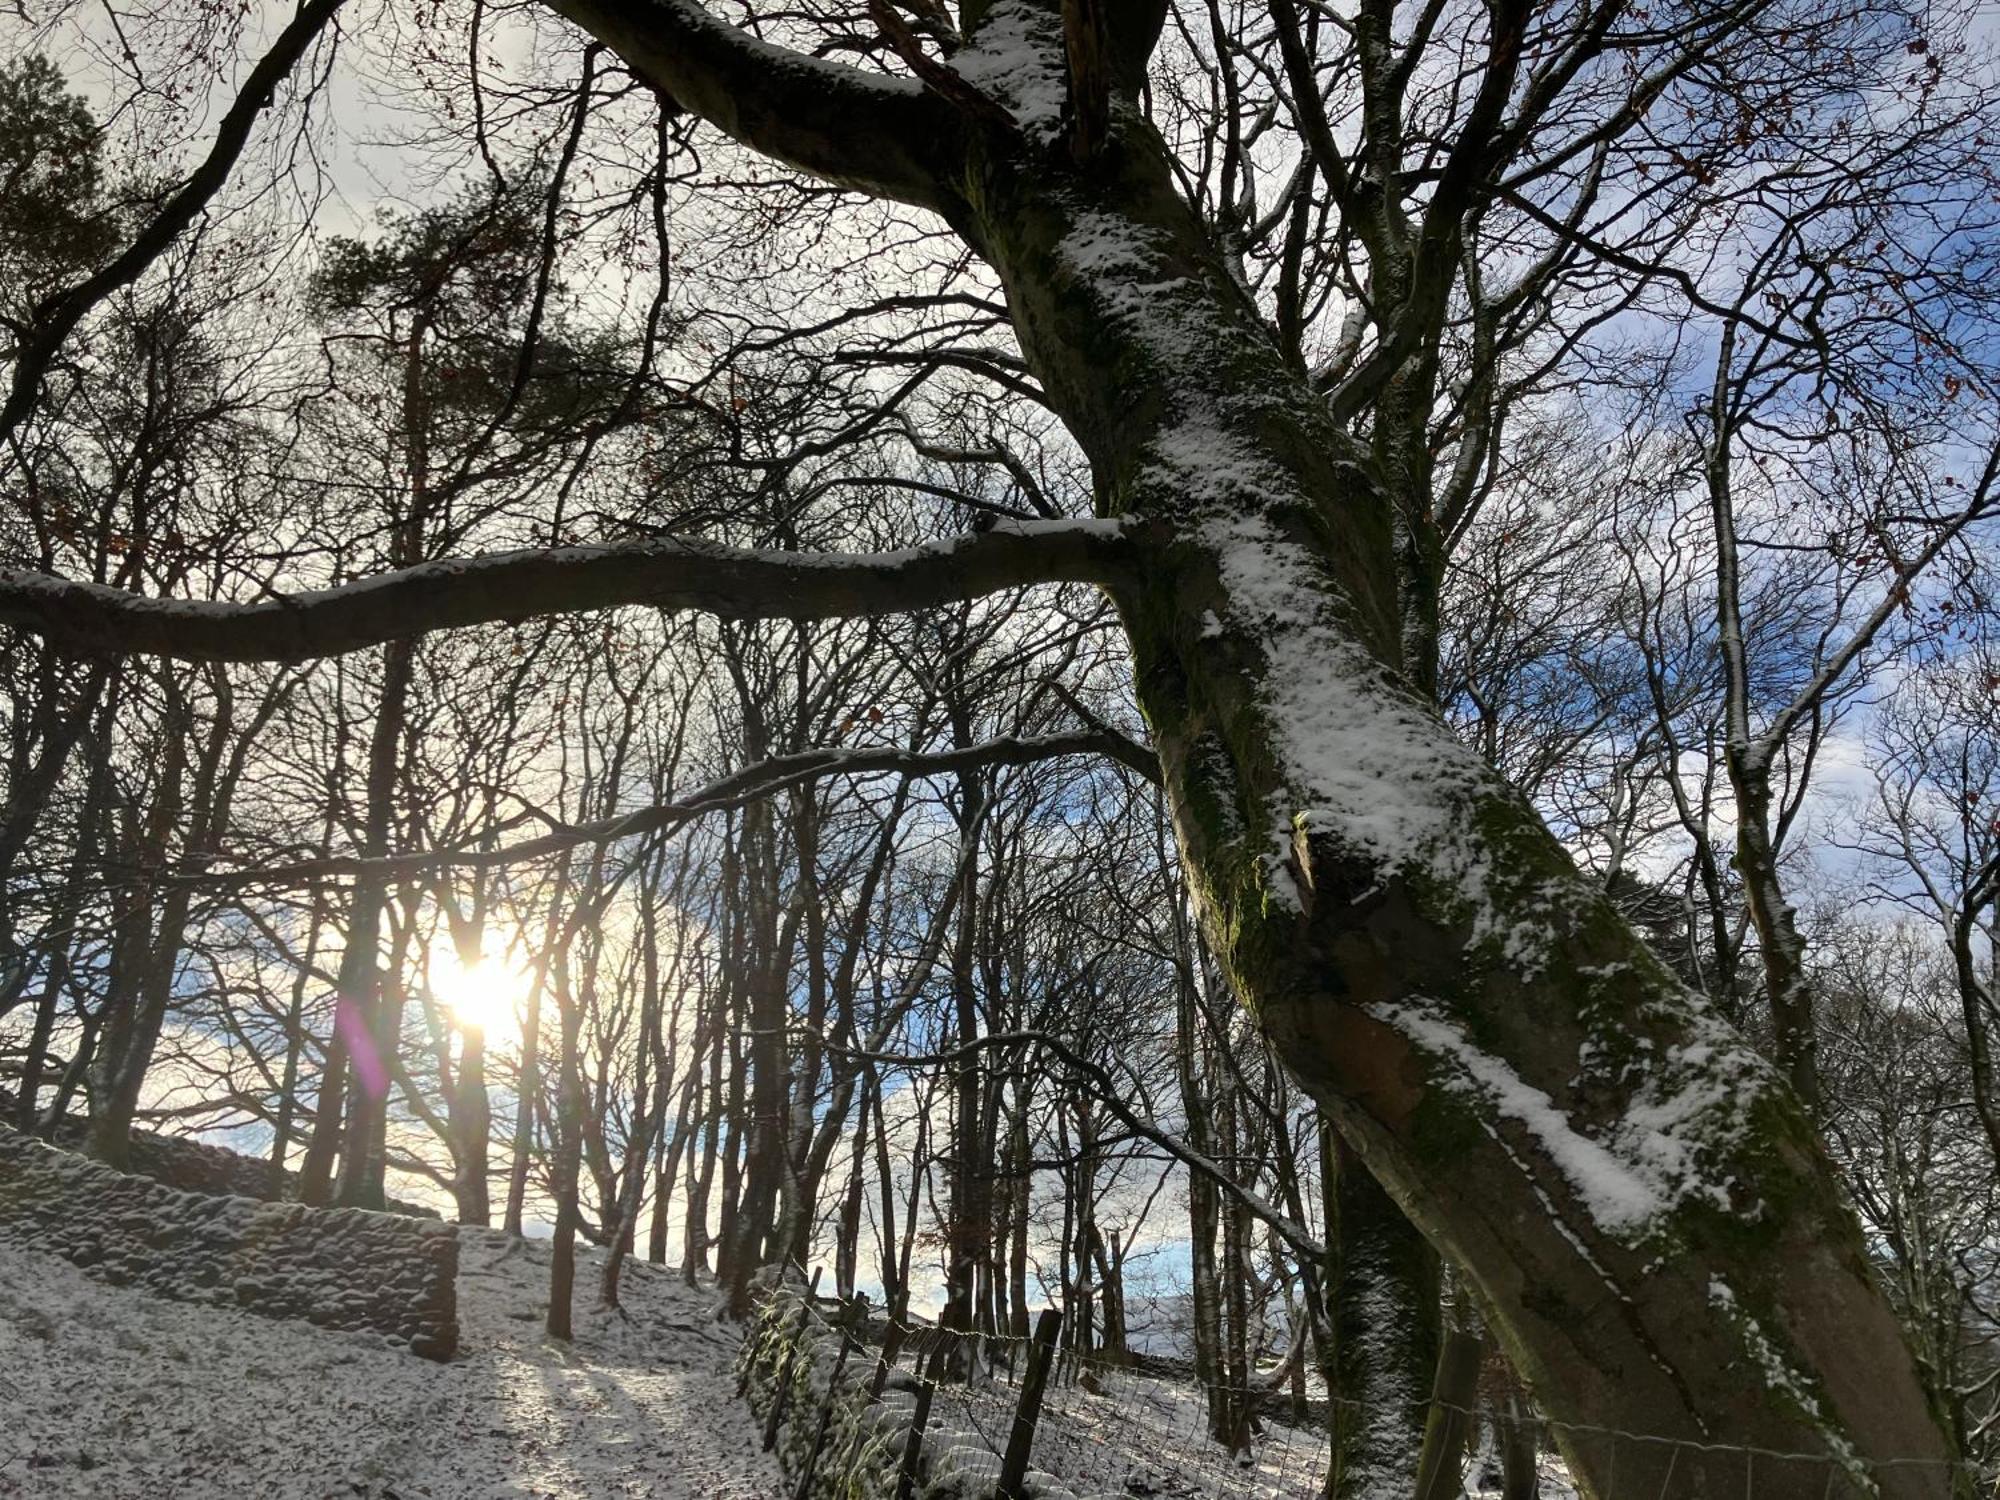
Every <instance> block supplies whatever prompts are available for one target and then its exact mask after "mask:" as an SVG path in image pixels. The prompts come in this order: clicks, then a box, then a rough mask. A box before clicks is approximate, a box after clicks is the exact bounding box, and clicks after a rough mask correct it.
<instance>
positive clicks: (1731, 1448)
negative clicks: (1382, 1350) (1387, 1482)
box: [792, 1300, 2000, 1500]
mask: <svg viewBox="0 0 2000 1500" xmlns="http://www.w3.org/2000/svg"><path fill="white" fill-rule="evenodd" d="M831 1305H833V1306H841V1304H839V1303H837V1302H835V1303H833V1304H831ZM792 1306H793V1308H794V1309H796V1308H798V1307H803V1308H804V1309H805V1310H806V1312H807V1314H808V1318H809V1321H810V1322H811V1323H812V1324H813V1325H814V1331H815V1332H816V1333H817V1334H818V1335H819V1336H820V1337H824V1336H825V1335H827V1334H829V1333H831V1334H836V1335H838V1334H845V1335H847V1336H850V1337H856V1338H857V1339H858V1341H859V1345H860V1347H859V1348H858V1350H857V1355H856V1363H857V1364H864V1363H865V1364H866V1365H868V1366H873V1365H874V1364H875V1363H876V1362H877V1361H879V1360H881V1358H882V1357H883V1345H882V1342H881V1340H880V1339H878V1338H874V1337H872V1330H865V1329H858V1328H857V1327H856V1325H855V1324H854V1322H853V1321H852V1320H851V1319H845V1320H842V1321H839V1322H836V1321H834V1320H832V1319H829V1318H828V1317H827V1315H826V1313H825V1312H824V1311H822V1309H821V1307H820V1305H819V1300H811V1301H794V1302H793V1303H792ZM794 1316H795V1314H794ZM1033 1352H1034V1340H1032V1339H1029V1338H1024V1337H1022V1336H1020V1335H1018V1334H1011V1333H1009V1334H999V1333H994V1334H987V1333H963V1332H959V1331H955V1330H947V1329H941V1328H936V1327H930V1326H924V1327H920V1328H912V1329H909V1330H906V1331H905V1334H904V1339H903V1342H902V1345H901V1347H900V1349H898V1350H897V1353H896V1358H895V1359H894V1360H893V1361H892V1362H891V1364H892V1370H893V1373H892V1375H891V1382H890V1383H891V1388H892V1390H895V1389H900V1390H910V1389H914V1388H915V1386H916V1385H917V1384H918V1383H919V1382H925V1381H927V1382H929V1383H930V1384H931V1387H932V1406H931V1415H930V1421H929V1425H928V1429H927V1432H926V1435H925V1441H926V1445H927V1451H928V1452H930V1453H931V1454H932V1455H933V1462H934V1463H942V1464H944V1465H945V1466H946V1467H948V1468H949V1469H950V1470H952V1471H953V1472H954V1473H955V1474H956V1475H958V1476H960V1477H961V1478H962V1479H963V1480H966V1481H974V1482H975V1487H974V1488H961V1490H960V1493H964V1494H968V1495H971V1494H991V1493H992V1491H991V1490H990V1489H985V1490H981V1489H978V1488H977V1487H976V1483H977V1482H979V1481H984V1482H987V1483H989V1484H990V1483H994V1482H997V1481H998V1480H999V1478H1000V1476H1001V1468H1002V1455H1003V1454H1004V1453H1005V1452H1006V1448H1007V1443H1008V1438H1009V1435H1010V1433H1011V1431H1012V1427H1013V1421H1014V1413H1015V1410H1016V1407H1017V1404H1018V1403H1019V1401H1020V1395H1021V1388H1022V1384H1023V1381H1024V1379H1025V1374H1026V1371H1027V1368H1028V1361H1029V1359H1030V1358H1032V1357H1033ZM898 1382H900V1385H899V1384H898ZM847 1384H848V1385H850V1386H858V1387H861V1388H862V1389H864V1390H865V1388H866V1387H867V1385H868V1381H867V1380H866V1379H858V1380H857V1379H850V1380H849V1381H848V1382H847ZM1306 1388H1307V1395H1306V1397H1305V1400H1304V1401H1303V1403H1300V1401H1299V1398H1298V1394H1297V1388H1296V1386H1295V1385H1293V1384H1292V1383H1291V1382H1284V1383H1274V1382H1271V1381H1265V1382H1258V1383H1253V1384H1247V1385H1245V1384H1238V1385H1230V1384H1226V1383H1221V1384H1218V1383H1214V1382H1208V1383H1203V1382H1199V1381H1197V1380H1196V1379H1195V1378H1194V1377H1193V1376H1192V1374H1182V1373H1177V1372H1175V1371H1173V1370H1171V1369H1168V1368H1165V1367H1163V1366H1161V1365H1154V1366H1152V1367H1150V1368H1149V1367H1147V1366H1146V1365H1144V1364H1140V1365H1131V1364H1121V1363H1116V1362H1112V1361H1110V1360H1108V1359H1105V1358H1104V1357H1103V1356H1102V1355H1098V1356H1092V1355H1089V1354H1082V1355H1080V1354H1079V1353H1078V1352H1077V1351H1076V1350H1074V1349H1061V1350H1058V1351H1056V1353H1055V1359H1054V1365H1053V1368H1052V1370H1051V1373H1050V1377H1049V1382H1048V1386H1047V1389H1046V1392H1045V1394H1044V1397H1043V1403H1042V1407H1041V1413H1040V1421H1039V1425H1038V1426H1037V1428H1036V1431H1035V1443H1034V1448H1033V1450H1032V1454H1031V1457H1030V1473H1031V1475H1032V1476H1034V1483H1031V1487H1030V1488H1031V1491H1032V1490H1033V1489H1034V1488H1035V1484H1039V1483H1045V1482H1046V1481H1047V1480H1053V1481H1055V1482H1056V1483H1057V1484H1059V1485H1060V1486H1061V1487H1062V1489H1061V1491H1058V1493H1066V1494H1068V1495H1073V1496H1077V1497H1090V1500H1097V1497H1111V1496H1133V1495H1136V1496H1147V1495H1151V1496H1158V1497H1161V1500H1196V1497H1211V1496H1212V1497H1215V1500H1319V1497H1320V1496H1322V1495H1324V1494H1325V1493H1326V1485H1327V1480H1328V1472H1329V1469H1330V1468H1331V1466H1332V1463H1333V1458H1334V1452H1333V1438H1332V1433H1331V1431H1330V1427H1331V1423H1330V1422H1329V1420H1328V1419H1329V1416H1330V1415H1333V1414H1338V1413H1342V1412H1347V1413H1352V1414H1353V1415H1354V1416H1355V1417H1357V1418H1360V1417H1362V1416H1364V1415H1367V1414H1371V1413H1372V1414H1374V1415H1378V1416H1379V1414H1380V1410H1381V1409H1380V1407H1379V1406H1376V1407H1372V1408H1371V1407H1370V1406H1369V1405H1367V1404H1366V1403H1362V1402H1358V1401H1353V1400H1348V1399H1343V1398H1341V1397H1338V1396H1334V1395H1332V1394H1331V1393H1330V1392H1328V1391H1326V1390H1325V1389H1324V1388H1323V1386H1321V1385H1320V1384H1319V1382H1318V1379H1317V1377H1316V1376H1315V1377H1312V1378H1310V1379H1308V1380H1307V1381H1306ZM1218 1399H1220V1400H1222V1401H1223V1402H1225V1403H1226V1404H1227V1405H1229V1406H1230V1407H1231V1408H1232V1409H1234V1410H1235V1411H1236V1412H1238V1413H1239V1414H1240V1413H1241V1412H1242V1411H1243V1410H1244V1409H1245V1407H1246V1406H1247V1408H1248V1410H1249V1412H1250V1414H1251V1416H1250V1422H1249V1428H1248V1433H1247V1444H1246V1445H1245V1446H1243V1447H1241V1448H1240V1449H1237V1450H1234V1451H1232V1449H1231V1447H1230V1445H1229V1444H1228V1443H1227V1442H1225V1441H1223V1440H1221V1439H1220V1438H1219V1437H1218V1432H1219V1430H1220V1428H1221V1425H1222V1424H1221V1423H1220V1422H1219V1421H1218V1419H1217V1415H1216V1413H1215V1411H1214V1410H1213V1405H1214V1403H1215V1402H1216V1401H1217V1400H1218ZM1433 1410H1438V1411H1450V1412H1456V1413H1458V1414H1460V1415H1462V1416H1463V1417H1464V1418H1465V1419H1466V1421H1467V1424H1468V1433H1469V1440H1468V1443H1467V1446H1466V1451H1465V1452H1464V1454H1463V1455H1462V1456H1461V1458H1460V1463H1459V1470H1460V1474H1461V1480H1460V1484H1459V1488H1458V1490H1457V1491H1456V1492H1457V1493H1462V1494H1464V1495H1466V1496H1470V1497H1474V1500H1477V1497H1480V1496H1484V1495H1495V1494H1497V1493H1499V1490H1500V1484H1499V1482H1498V1481H1499V1475H1500V1473H1501V1468H1502V1460H1501V1457H1500V1453H1499V1445H1500V1442H1501V1441H1502V1436H1501V1435H1502V1431H1503V1427H1504V1426H1505V1425H1508V1424H1511V1425H1514V1426H1517V1427H1526V1428H1528V1429H1530V1430H1531V1431H1532V1433H1533V1436H1534V1440H1535V1462H1536V1470H1537V1474H1538V1477H1539V1483H1540V1494H1541V1496H1542V1497H1543V1500H1562V1497H1565V1496H1569V1495H1574V1494H1575V1490H1574V1488H1573V1486H1571V1484H1570V1483H1569V1481H1568V1476H1567V1473H1566V1470H1565V1469H1564V1467H1563V1463H1562V1460H1561V1458H1560V1456H1559V1451H1560V1449H1561V1448H1565V1447H1566V1448H1569V1449H1571V1450H1572V1451H1576V1450H1578V1449H1579V1447H1580V1446H1581V1445H1584V1444H1588V1443H1590V1442H1601V1443H1607V1444H1609V1451H1608V1453H1607V1454H1606V1455H1605V1459H1604V1471H1605V1476H1606V1477H1605V1481H1604V1490H1603V1494H1604V1497H1605V1500H1671V1497H1672V1496H1673V1495H1674V1494H1675V1493H1676V1492H1675V1491H1674V1488H1673V1486H1674V1482H1675V1478H1676V1476H1677V1475H1680V1476H1682V1477H1683V1478H1684V1479H1685V1478H1687V1477H1689V1476H1690V1473H1691V1469H1690V1465H1689V1464H1687V1463H1684V1462H1683V1459H1684V1458H1687V1457H1691V1456H1699V1457H1700V1458H1701V1459H1702V1460H1709V1459H1715V1458H1727V1457H1729V1456H1731V1455H1734V1456H1738V1457H1740V1458H1741V1459H1742V1472H1743V1480H1742V1483H1743V1489H1742V1494H1743V1496H1744V1500H1757V1496H1758V1494H1759V1468H1760V1461H1761V1465H1762V1469H1763V1473H1764V1475H1765V1476H1766V1480H1765V1483H1766V1485H1767V1487H1768V1486H1770V1485H1772V1484H1773V1483H1774V1482H1775V1480H1776V1479H1777V1477H1778V1476H1777V1474H1774V1473H1773V1470H1774V1469H1779V1470H1782V1468H1783V1467H1784V1466H1788V1465H1795V1464H1810V1465H1814V1466H1821V1467H1824V1469H1825V1472H1826V1483H1825V1487H1824V1491H1823V1494H1822V1500H1846V1497H1848V1496H1853V1497H1856V1500H1861V1497H1867V1496H1871V1495H1873V1494H1875V1493H1876V1491H1877V1484H1876V1480H1877V1479H1879V1477H1880V1476H1881V1475H1882V1474H1883V1473H1884V1472H1885V1471H1890V1470H1903V1469H1910V1468H1918V1469H1923V1470H1931V1471H1940V1473H1939V1477H1940V1479H1941V1480H1943V1481H1944V1483H1943V1484H1942V1485H1941V1486H1940V1488H1939V1490H1938V1493H1939V1494H1940V1495H1941V1496H1943V1495H1947V1494H1951V1493H1955V1490H1954V1487H1953V1486H1952V1484H1951V1483H1950V1480H1951V1478H1954V1477H1956V1476H1958V1475H1960V1474H1963V1475H1965V1476H1967V1477H1968V1478H1969V1479H1970V1481H1971V1484H1970V1486H1969V1487H1970V1488H1972V1489H1973V1490H1974V1491H1977V1492H1984V1493H1986V1494H1988V1495H1993V1496H1996V1497H2000V1483H1996V1476H1995V1475H1994V1474H1992V1473H1990V1472H1987V1471H1985V1470H1984V1469H1982V1467H1981V1466H1980V1465H1978V1464H1976V1463H1973V1462H1971V1461H1967V1460H1939V1459H1919V1458H1888V1459H1872V1460H1860V1459H1853V1458H1843V1457H1842V1456H1840V1455H1838V1454H1834V1453H1828V1452H1806V1451H1786V1450H1783V1449H1776V1448H1767V1447H1758V1446H1754V1445H1745V1444H1733V1443H1717V1442H1709V1441H1705V1440H1703V1439H1700V1438H1688V1437H1679V1436H1673V1435H1666V1434H1660V1433H1646V1432H1633V1431H1628V1430H1626V1429H1623V1428H1617V1427H1609V1426H1601V1425H1595V1424H1591V1423H1584V1422H1559V1421H1556V1420H1553V1419H1551V1418H1548V1417H1545V1416H1542V1415H1540V1414H1527V1413H1520V1414H1516V1413H1512V1412H1509V1413H1502V1412H1501V1411H1499V1410H1498V1409H1497V1408H1495V1407H1487V1406H1483V1405H1480V1406H1456V1405H1452V1404H1449V1403H1445V1402H1441V1401H1437V1400H1435V1399H1425V1400H1423V1401H1420V1402H1415V1403H1413V1404H1412V1409H1411V1410H1410V1411H1409V1412H1407V1413H1406V1414H1405V1415H1406V1416H1407V1417H1408V1418H1410V1419H1411V1420H1413V1421H1414V1423H1415V1424H1416V1425H1418V1426H1421V1421H1422V1418H1423V1416H1424V1414H1425V1413H1427V1412H1430V1411H1433ZM811 1418H812V1419H813V1420H816V1419H817V1411H816V1410H815V1411H814V1412H813V1413H812V1414H811ZM798 1419H799V1420H807V1419H808V1418H807V1414H806V1413H803V1412H802V1413H800V1414H799V1417H798ZM1239 1420H1240V1416H1239ZM1559 1438H1561V1439H1566V1441H1565V1442H1559V1441H1558V1439H1559ZM884 1442H885V1439H882V1438H879V1437H871V1438H870V1439H869V1440H868V1442H867V1443H866V1444H863V1445H862V1446H861V1447H860V1448H859V1449H857V1450H856V1452H855V1453H854V1454H853V1455H851V1456H850V1462H849V1467H850V1468H859V1467H861V1466H862V1465H863V1464H879V1462H880V1459H881V1456H882V1452H883V1445H884ZM1621 1445H1637V1451H1638V1453H1647V1452H1654V1453H1658V1454H1660V1461H1659V1462H1658V1463H1657V1466H1656V1465H1655V1464H1654V1463H1650V1462H1649V1463H1633V1462H1630V1461H1628V1462H1626V1463H1625V1464H1623V1465H1622V1467H1623V1468H1624V1469H1625V1470H1626V1473H1627V1475H1628V1476H1629V1475H1631V1474H1632V1473H1633V1471H1634V1470H1635V1469H1637V1470H1638V1471H1639V1472H1640V1473H1643V1474H1644V1475H1645V1479H1644V1482H1643V1483H1640V1482H1638V1481H1637V1480H1628V1481H1626V1482H1624V1483H1623V1484H1621V1481H1620V1478H1619V1470H1620V1468H1621V1464H1620V1448H1621ZM890 1446H895V1445H893V1444H891V1445H890ZM1625 1456H1626V1458H1627V1459H1628V1460H1630V1459H1632V1458H1634V1457H1635V1456H1636V1455H1634V1454H1632V1453H1627V1454H1626V1455H1625ZM1707 1467H1709V1468H1710V1469H1711V1471H1712V1467H1713V1466H1712V1465H1707ZM1655 1472H1657V1473H1658V1474H1659V1476H1660V1477H1659V1481H1658V1488H1657V1490H1655V1488H1654V1484H1653V1481H1652V1477H1651V1476H1652V1474H1653V1473H1655ZM827 1477H828V1478H829V1479H833V1478H836V1477H837V1476H836V1475H835V1474H833V1473H829V1474H828V1475H827ZM1782 1488H1784V1491H1785V1493H1787V1494H1792V1493H1797V1492H1798V1491H1797V1489H1796V1487H1794V1486H1783V1487H1782ZM1633 1490H1637V1491H1640V1493H1636V1494H1634V1493H1628V1492H1629V1491H1633ZM831 1492H832V1491H830V1490H829V1491H828V1493H831ZM917 1493H918V1494H922V1493H923V1490H922V1488H921V1487H920V1488H919V1489H918V1491H917ZM1808 1493H1809V1491H1808Z"/></svg>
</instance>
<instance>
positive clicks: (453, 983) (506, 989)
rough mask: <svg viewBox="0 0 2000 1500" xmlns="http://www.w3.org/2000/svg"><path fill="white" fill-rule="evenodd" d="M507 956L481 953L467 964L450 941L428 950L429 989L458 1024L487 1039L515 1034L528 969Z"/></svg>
mask: <svg viewBox="0 0 2000 1500" xmlns="http://www.w3.org/2000/svg"><path fill="white" fill-rule="evenodd" d="M510 958H511V956H507V957H498V958H496V957H494V956H492V955H491V954H482V955H481V956H480V958H479V960H478V961H477V962H475V963H472V964H466V963H462V962H460V961H459V957H458V953H457V950H456V949H454V948H453V947H452V946H451V944H450V943H444V944H442V945H440V946H439V947H438V948H436V949H434V950H433V951H432V953H431V964H430V980H431V993H432V994H434V995H436V996H437V997H438V999H440V1000H442V1001H443V1002H444V1003H445V1005H446V1006H447V1007H448V1008H449V1009H450V1011H451V1014H452V1017H453V1019H454V1020H456V1021H457V1022H458V1024H459V1025H460V1026H463V1027H466V1028H468V1029H471V1028H477V1029H478V1030H480V1031H483V1032H485V1033H486V1040H487V1041H488V1042H489V1043H492V1042H496V1041H500V1040H503V1039H505V1038H508V1037H511V1036H513V1035H514V1033H515V1031H516V1030H517V1028H518V1027H519V1024H520V1020H519V1010H520V1005H521V1002H522V1000H523V999H525V998H526V996H527V993H528V976H527V973H526V972H525V970H523V969H522V968H520V967H518V966H517V965H516V964H515V963H513V962H511V961H510Z"/></svg>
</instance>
